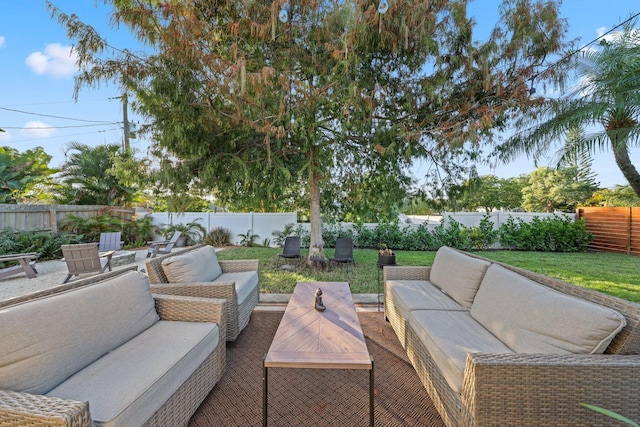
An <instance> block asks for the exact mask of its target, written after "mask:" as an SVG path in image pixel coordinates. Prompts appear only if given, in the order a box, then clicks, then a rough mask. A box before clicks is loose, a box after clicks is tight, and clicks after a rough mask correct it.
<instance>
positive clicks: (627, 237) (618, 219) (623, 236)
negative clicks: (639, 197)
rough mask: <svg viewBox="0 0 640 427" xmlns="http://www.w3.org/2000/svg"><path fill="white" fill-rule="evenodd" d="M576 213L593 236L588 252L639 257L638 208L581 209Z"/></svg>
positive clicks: (639, 222)
mask: <svg viewBox="0 0 640 427" xmlns="http://www.w3.org/2000/svg"><path fill="white" fill-rule="evenodd" d="M576 213H577V217H578V218H584V220H585V221H586V222H587V231H589V232H590V233H592V234H593V237H594V238H593V241H592V242H591V243H590V244H589V250H592V251H606V252H618V253H626V254H632V255H640V208H637V207H583V208H578V209H577V212H576Z"/></svg>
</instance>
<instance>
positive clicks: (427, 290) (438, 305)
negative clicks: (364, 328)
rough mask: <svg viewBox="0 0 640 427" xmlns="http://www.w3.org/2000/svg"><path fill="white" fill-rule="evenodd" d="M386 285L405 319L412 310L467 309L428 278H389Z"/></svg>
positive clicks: (388, 292)
mask: <svg viewBox="0 0 640 427" xmlns="http://www.w3.org/2000/svg"><path fill="white" fill-rule="evenodd" d="M385 286H386V287H387V294H388V295H389V296H390V297H391V298H392V300H393V304H394V305H395V307H396V309H397V310H398V311H399V312H400V314H401V315H402V316H403V317H404V318H405V319H406V318H407V317H408V316H409V312H410V311H411V310H463V311H466V310H467V309H466V308H464V307H463V306H461V305H460V304H458V303H457V302H455V301H454V300H453V299H451V297H449V296H448V295H447V294H445V293H444V292H442V291H441V290H440V288H438V287H436V286H434V285H433V284H431V282H429V281H426V280H387V283H386V284H385Z"/></svg>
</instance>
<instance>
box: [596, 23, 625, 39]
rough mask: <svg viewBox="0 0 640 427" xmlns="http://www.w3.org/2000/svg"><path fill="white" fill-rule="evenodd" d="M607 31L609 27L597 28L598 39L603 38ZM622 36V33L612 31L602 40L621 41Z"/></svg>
mask: <svg viewBox="0 0 640 427" xmlns="http://www.w3.org/2000/svg"><path fill="white" fill-rule="evenodd" d="M607 31H608V30H607V27H600V28H596V34H598V38H600V37H602V36H603V35H604V33H606V32H607ZM620 34H622V33H621V32H620V31H612V32H610V33H609V34H607V35H606V36H604V37H602V38H603V39H604V40H606V41H608V42H612V41H614V40H616V39H619V38H620Z"/></svg>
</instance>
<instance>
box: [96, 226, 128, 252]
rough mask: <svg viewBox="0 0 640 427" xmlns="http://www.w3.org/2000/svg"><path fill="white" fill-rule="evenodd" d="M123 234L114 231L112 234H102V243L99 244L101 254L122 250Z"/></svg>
mask: <svg viewBox="0 0 640 427" xmlns="http://www.w3.org/2000/svg"><path fill="white" fill-rule="evenodd" d="M121 239H122V233H121V232H120V231H114V232H112V233H100V242H99V243H98V251H99V252H107V251H119V250H120V249H122V243H123V242H122V240H121Z"/></svg>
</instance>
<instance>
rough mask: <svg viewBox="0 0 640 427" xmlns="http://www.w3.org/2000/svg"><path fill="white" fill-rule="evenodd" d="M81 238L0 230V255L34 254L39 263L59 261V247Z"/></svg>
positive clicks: (58, 234) (48, 233) (67, 235)
mask: <svg viewBox="0 0 640 427" xmlns="http://www.w3.org/2000/svg"><path fill="white" fill-rule="evenodd" d="M81 237H82V236H76V235H73V234H68V233H50V232H49V231H38V230H36V231H26V230H15V229H13V228H4V229H0V253H2V254H17V253H27V252H36V253H37V254H38V255H39V257H38V259H39V260H40V261H45V260H49V259H60V258H61V257H62V251H61V249H60V245H67V244H69V243H79V242H80V240H79V238H81Z"/></svg>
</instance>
